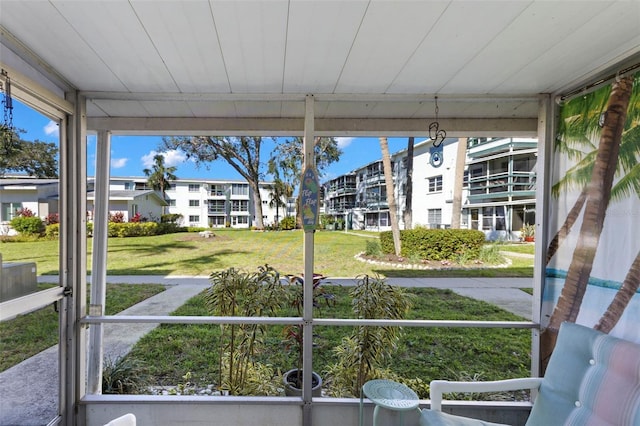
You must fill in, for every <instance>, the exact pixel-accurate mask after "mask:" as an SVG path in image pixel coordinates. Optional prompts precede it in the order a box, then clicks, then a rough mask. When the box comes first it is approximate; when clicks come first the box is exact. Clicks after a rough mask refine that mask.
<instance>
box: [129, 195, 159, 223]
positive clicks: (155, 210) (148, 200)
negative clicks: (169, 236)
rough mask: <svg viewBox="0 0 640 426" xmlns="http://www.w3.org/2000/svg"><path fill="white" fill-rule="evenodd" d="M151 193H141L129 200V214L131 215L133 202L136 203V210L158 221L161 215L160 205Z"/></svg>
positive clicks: (149, 218)
mask: <svg viewBox="0 0 640 426" xmlns="http://www.w3.org/2000/svg"><path fill="white" fill-rule="evenodd" d="M155 200H156V199H154V196H152V195H142V196H139V197H137V198H135V199H134V200H132V201H129V203H128V204H129V207H128V209H129V215H131V212H132V208H133V204H137V206H138V212H139V213H140V214H141V215H142V216H143V217H145V218H147V219H148V220H151V221H154V222H158V221H160V216H161V215H162V206H160V205H158V203H157V202H156V201H155Z"/></svg>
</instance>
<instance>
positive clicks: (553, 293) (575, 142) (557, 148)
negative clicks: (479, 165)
mask: <svg viewBox="0 0 640 426" xmlns="http://www.w3.org/2000/svg"><path fill="white" fill-rule="evenodd" d="M552 163H553V164H552V166H551V175H552V176H551V182H552V185H553V187H552V199H551V202H550V209H549V215H548V218H549V228H548V229H549V232H550V235H549V241H550V243H549V246H548V247H547V267H546V280H545V287H544V291H543V304H542V326H543V328H544V331H543V334H542V358H543V363H544V360H545V359H547V358H548V356H550V354H551V352H552V351H553V347H554V346H555V338H556V335H557V331H558V329H559V327H560V324H561V323H562V322H564V321H569V322H577V323H580V324H583V325H586V326H589V327H593V328H596V329H600V330H602V331H604V332H607V333H609V332H610V333H611V334H614V335H617V336H620V337H623V338H625V339H628V340H632V341H635V342H640V327H638V326H637V324H638V323H640V293H639V292H638V290H639V286H640V73H638V74H636V75H632V76H625V77H620V78H617V79H616V80H615V81H614V82H613V83H611V84H610V85H608V86H606V87H602V88H600V89H598V90H597V91H595V92H592V93H588V94H586V95H583V96H580V97H577V98H574V99H572V100H571V101H569V102H567V103H566V104H564V105H562V106H561V108H560V116H559V122H558V134H557V138H556V140H555V143H554V151H553V156H552Z"/></svg>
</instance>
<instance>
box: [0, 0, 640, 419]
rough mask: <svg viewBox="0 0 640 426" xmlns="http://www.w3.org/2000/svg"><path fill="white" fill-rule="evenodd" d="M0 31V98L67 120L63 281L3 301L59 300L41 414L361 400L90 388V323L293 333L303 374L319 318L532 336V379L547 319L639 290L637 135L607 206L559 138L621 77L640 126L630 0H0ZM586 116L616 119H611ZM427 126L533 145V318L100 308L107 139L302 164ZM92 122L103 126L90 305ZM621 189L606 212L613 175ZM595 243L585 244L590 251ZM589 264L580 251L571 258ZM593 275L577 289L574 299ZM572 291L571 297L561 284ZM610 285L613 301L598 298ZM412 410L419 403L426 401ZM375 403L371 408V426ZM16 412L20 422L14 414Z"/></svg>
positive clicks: (94, 329)
mask: <svg viewBox="0 0 640 426" xmlns="http://www.w3.org/2000/svg"><path fill="white" fill-rule="evenodd" d="M0 41H1V45H0V49H1V50H0V65H1V67H2V76H1V77H0V83H1V85H2V91H3V94H4V95H5V96H7V95H8V96H11V97H12V98H13V99H16V100H19V101H20V102H22V103H24V104H26V105H28V106H29V107H31V108H33V109H35V110H37V111H39V112H41V113H42V114H44V115H46V116H48V117H50V118H51V119H53V120H55V121H56V122H57V123H59V128H60V159H59V167H60V206H59V211H60V223H61V232H60V267H59V270H60V275H59V283H58V284H59V285H58V286H57V287H55V288H53V289H50V290H45V291H42V292H39V293H36V294H33V295H30V296H28V297H27V298H26V299H24V300H21V303H20V305H19V306H16V305H15V304H14V305H11V306H9V305H4V304H3V306H2V311H4V312H2V314H1V315H0V317H1V318H5V317H9V316H11V315H14V314H19V313H21V312H28V311H30V310H32V309H34V308H36V307H40V306H44V305H47V304H51V303H53V302H58V304H59V305H60V307H61V309H60V324H61V327H60V330H61V334H60V339H59V342H60V345H59V365H58V367H59V382H58V383H57V384H56V386H57V388H58V389H59V407H58V413H57V415H56V416H55V417H54V418H52V419H51V420H50V423H49V424H52V425H53V424H63V425H85V424H86V425H101V424H104V423H106V422H108V421H109V420H110V419H112V418H115V417H118V416H120V415H122V414H124V413H134V414H135V415H136V417H137V421H138V424H153V425H169V424H184V425H196V424H214V425H244V424H261V425H283V426H287V425H305V426H307V425H312V424H314V425H316V426H323V425H357V424H359V417H360V411H359V407H360V401H359V399H358V398H331V397H324V396H323V397H315V396H313V395H312V393H311V387H310V385H307V386H306V387H305V388H304V389H303V392H302V396H301V397H284V396H282V397H252V396H247V397H236V396H198V397H189V396H183V397H177V396H151V395H135V396H134V395H124V396H110V395H102V394H101V390H100V386H99V384H100V379H101V371H102V370H101V368H102V359H101V357H102V337H101V336H102V334H101V328H102V326H101V325H102V324H107V323H184V324H188V323H193V322H204V323H207V324H211V325H215V324H230V323H252V322H257V323H265V324H283V323H288V324H292V325H300V326H302V327H303V328H304V331H305V333H304V336H305V338H304V343H303V348H304V360H303V370H304V371H305V373H306V374H308V375H309V379H310V374H311V373H310V372H311V369H312V368H311V367H312V366H313V362H314V360H313V341H312V338H311V337H308V336H312V335H313V330H314V327H344V326H359V325H391V326H403V327H418V328H421V329H424V330H428V329H429V328H431V327H451V328H456V327H465V328H487V327H495V328H500V329H514V328H517V329H527V330H530V332H531V342H532V345H531V376H532V377H536V376H539V375H540V374H541V371H542V369H543V368H542V361H543V359H544V358H545V355H541V354H545V353H546V352H545V349H546V348H547V347H548V346H545V345H547V342H546V341H545V340H544V339H543V338H541V334H542V331H543V330H546V329H551V330H556V331H557V329H558V327H559V323H560V322H561V321H564V320H568V321H571V322H578V323H582V324H585V325H588V326H590V327H592V326H593V325H594V324H596V323H598V320H599V319H601V317H604V316H606V315H605V312H606V313H609V310H608V305H609V303H610V301H611V299H613V298H614V297H615V293H616V291H617V290H618V289H620V288H621V287H622V283H623V282H627V281H631V282H634V281H633V280H634V279H636V278H633V277H632V274H631V271H634V270H635V271H637V270H640V268H638V267H637V266H635V267H634V266H633V265H637V263H638V260H637V259H638V256H639V254H638V252H639V251H640V231H638V227H637V226H633V225H634V224H637V223H638V220H639V219H640V199H639V192H638V188H639V187H640V185H638V181H637V173H633V171H634V170H636V169H637V168H638V159H639V157H640V154H639V152H638V148H637V143H636V145H635V148H634V145H633V143H634V142H633V141H631V143H630V144H629V145H626V147H627V149H628V150H627V151H624V150H623V149H622V148H621V152H625V157H624V158H625V160H626V161H625V162H624V164H620V165H617V166H616V165H614V166H610V167H608V168H607V167H604V168H603V170H607V169H608V170H609V171H610V172H611V173H609V175H608V178H606V179H605V178H602V179H600V180H601V181H604V182H608V184H605V185H604V186H605V188H601V190H602V191H601V192H604V193H605V195H604V196H602V194H600V197H601V198H599V199H598V198H595V197H591V198H589V197H588V196H587V197H582V196H581V195H583V194H585V192H586V189H585V188H587V187H588V186H589V185H588V183H589V182H588V180H587V181H586V182H585V181H584V180H580V179H579V178H578V177H576V176H575V174H576V173H575V172H576V170H577V165H576V164H582V163H576V161H577V160H576V159H575V157H571V156H570V155H569V154H568V152H569V151H570V150H569V148H573V151H571V152H572V153H573V154H579V155H578V156H579V157H580V159H582V160H585V159H587V158H590V157H589V155H588V154H589V153H590V152H591V150H597V141H598V138H596V139H595V142H594V143H593V144H591V145H589V144H588V143H585V142H584V140H582V142H583V145H582V146H579V143H578V141H577V140H575V139H574V140H573V142H574V143H575V144H577V145H578V146H576V145H571V146H569V144H562V143H560V142H561V141H565V140H566V139H570V137H573V136H575V135H574V134H573V133H571V134H570V132H569V129H568V127H569V124H568V123H569V122H571V123H574V122H575V121H576V120H577V121H580V117H581V114H582V112H580V111H590V112H593V111H591V110H589V108H586V109H582V110H581V109H580V107H579V106H577V105H576V102H575V100H576V99H578V100H579V99H583V100H585V103H586V101H589V100H593V98H597V99H600V98H604V99H605V101H604V102H603V105H601V107H602V106H604V104H606V103H607V100H608V97H609V92H610V91H612V89H611V88H612V87H617V86H616V85H617V84H618V83H620V82H621V81H623V82H624V81H629V80H630V81H635V85H634V88H633V93H631V94H630V98H631V101H629V106H628V110H627V117H629V118H630V119H631V118H633V119H632V123H631V124H630V126H631V127H632V128H633V127H634V126H638V112H639V110H640V108H639V101H638V92H639V89H638V86H639V84H640V83H639V79H640V77H639V76H640V74H639V73H640V3H638V2H635V1H602V2H593V1H582V0H578V1H572V2H565V1H558V2H548V1H536V0H532V1H518V2H493V1H422V2H421V1H404V0H400V1H390V0H389V1H385V0H352V1H342V2H339V1H332V2H327V1H321V0H308V1H307V0H299V1H298V0H273V1H228V0H226V1H217V0H193V1H178V0H175V1H174V0H168V1H161V2H152V1H145V0H113V1H87V2H78V1H73V0H50V1H44V0H36V1H18V0H15V1H14V0H1V1H0ZM603 93H604V94H603ZM594 111H595V110H594ZM597 111H598V112H597V114H598V115H601V116H602V124H601V125H602V126H603V127H606V126H607V116H609V117H610V116H611V114H608V113H606V112H605V110H604V109H602V108H601V110H597ZM585 114H587V113H585ZM587 115H588V114H587ZM567 117H574V120H573V121H571V120H569V122H568V121H566V120H565V119H566V118H567ZM575 117H577V118H575ZM5 120H6V116H5ZM585 121H586V118H585ZM5 124H6V123H5ZM433 124H435V128H436V130H444V131H446V135H447V137H454V138H467V137H486V138H492V137H529V138H537V139H538V162H537V165H538V167H537V182H536V214H535V217H536V221H537V223H536V254H535V270H534V277H533V282H532V287H533V304H532V315H531V318H532V320H531V321H518V322H481V321H438V320H413V321H391V320H389V321H388V322H383V323H380V322H376V321H372V320H366V319H364V320H359V319H346V320H345V319H326V318H315V317H314V312H313V305H312V303H313V301H312V290H313V289H312V288H311V286H310V285H307V286H305V287H304V296H305V298H304V309H303V313H302V315H301V316H299V317H287V318H269V317H259V318H251V317H248V318H247V317H202V318H198V319H194V318H187V317H185V318H181V317H168V316H167V317H160V316H157V317H152V316H118V317H115V316H105V315H104V314H103V312H104V311H103V310H102V308H103V304H104V299H103V298H104V286H105V282H106V274H107V271H106V252H107V251H106V247H107V242H106V233H105V232H104V230H105V229H106V226H107V214H108V210H107V205H108V203H107V200H108V185H106V183H107V182H108V180H109V168H108V167H106V165H108V164H109V159H110V158H109V156H110V140H111V136H112V135H154V136H164V135H189V136H198V135H217V136H276V137H279V136H300V137H303V138H304V152H305V160H304V163H305V165H312V164H314V159H313V141H314V140H315V138H316V137H323V136H330V137H364V136H368V137H409V136H416V137H425V138H426V137H429V136H430V135H429V132H430V126H431V125H433ZM571 130H575V129H571ZM626 130H627V129H626V128H625V131H626ZM562 132H566V133H562ZM627 133H629V132H627ZM627 133H624V135H626V134H627ZM88 134H94V135H97V148H96V153H95V154H96V158H97V161H96V164H97V169H96V176H95V211H94V234H93V240H92V244H93V250H92V252H93V254H92V256H93V257H92V260H93V262H92V267H91V270H90V271H91V282H92V287H91V294H90V302H89V303H87V302H86V299H87V291H88V290H87V281H88V278H87V270H88V268H87V264H88V260H89V259H88V254H87V253H88V247H87V244H88V243H87V241H88V240H87V235H86V220H87V218H86V211H87V208H86V207H87V206H86V193H85V190H86V187H87V172H86V171H87V157H88V148H87V142H86V139H87V135H88ZM559 134H563V135H569V136H567V138H564V137H561V136H558V135H559ZM624 137H625V136H622V144H623V145H624V144H625V141H626V140H625V139H624ZM583 139H584V138H583ZM618 139H620V138H618ZM627 142H628V141H627ZM594 145H595V146H594ZM618 145H620V141H619V140H618ZM589 146H590V148H589ZM629 147H630V148H629ZM563 148H566V149H564V150H563ZM372 149H378V147H373V148H372ZM620 155H621V156H622V154H620ZM615 160H617V157H616V159H614V161H615ZM621 163H622V161H621ZM595 167H596V166H594V165H592V166H591V168H595ZM634 179H636V180H635V181H634ZM629 181H630V182H631V183H630V184H629V186H628V187H627V189H626V190H624V189H620V190H619V191H618V192H614V193H615V198H612V201H611V203H610V204H609V198H611V194H610V193H611V188H612V186H613V187H614V188H616V185H618V184H620V183H621V182H622V184H624V182H629ZM607 185H608V188H607V187H606V186H607ZM589 187H590V186H589ZM603 197H604V198H603ZM585 198H586V199H587V201H584V199H585ZM581 200H582V201H581ZM589 200H590V201H589ZM597 200H599V201H597ZM581 203H582V204H581ZM598 205H599V206H604V210H605V212H606V213H607V216H606V218H607V219H605V214H601V215H599V216H598V215H595V216H598V217H600V219H596V221H595V222H590V220H591V216H589V215H587V212H588V211H590V210H589V209H590V208H591V209H592V210H593V209H595V206H598ZM590 206H591V207H590ZM607 206H608V207H607ZM576 208H577V209H578V210H579V211H578V212H577V213H578V215H579V218H578V219H577V220H576V222H575V223H576V224H575V226H574V227H573V229H574V231H573V232H570V231H566V232H565V234H563V235H564V236H565V237H566V238H565V239H563V240H562V241H561V242H560V243H559V244H558V245H557V248H556V246H553V250H552V249H551V247H552V245H551V243H552V242H553V240H554V236H556V235H557V234H558V231H559V230H560V229H564V228H563V224H565V225H566V222H567V218H568V217H571V215H572V213H573V212H574V211H575V210H576ZM582 209H585V213H584V215H580V212H581V211H582ZM601 213H602V212H601ZM609 218H612V219H611V220H609ZM598 220H600V221H599V222H598ZM580 226H581V227H582V228H581V229H580V230H578V228H579V227H580ZM569 228H571V227H569ZM589 229H599V230H601V232H598V235H597V238H596V239H595V242H596V244H595V246H594V245H593V241H594V240H593V239H591V240H588V239H587V238H586V236H585V235H586V232H587V231H588V230H589ZM590 235H591V236H592V237H593V234H590ZM587 240H588V241H587ZM589 241H590V242H591V243H592V244H591V247H585V245H588V243H589ZM598 241H599V244H598ZM596 249H597V250H596ZM300 251H301V252H303V253H304V264H301V265H295V267H296V268H298V269H299V270H301V271H302V270H304V276H305V277H308V278H309V279H306V280H305V282H312V279H311V277H313V273H314V233H313V232H312V231H310V230H305V232H304V237H303V239H302V240H301V244H300ZM574 251H575V252H576V253H577V254H574ZM585 253H586V254H585ZM578 255H579V256H581V257H580V258H579V259H578V257H577V256H578ZM585 256H586V257H587V258H589V256H590V259H591V262H579V261H578V260H584V259H585ZM238 266H242V265H238ZM357 274H358V271H354V276H355V275H357ZM629 277H632V278H629ZM583 280H587V282H588V284H589V286H588V289H587V291H586V294H585V291H584V289H585V288H587V283H584V282H583ZM567 283H569V284H571V285H568V284H567ZM603 283H604V284H603ZM565 288H569V289H570V288H583V290H582V292H580V291H576V292H573V293H569V292H567V294H565ZM637 289H638V287H637V285H636V287H635V290H634V292H633V294H634V296H633V297H632V299H631V301H630V302H629V308H628V309H624V308H622V311H623V312H621V311H620V310H618V311H617V312H614V313H613V316H615V317H617V318H616V320H617V322H616V323H615V325H614V326H611V327H610V329H611V334H614V335H617V336H620V337H623V338H625V339H627V340H631V341H635V342H640V335H639V334H638V331H637V327H635V326H634V324H637V322H638V320H639V318H638V316H637V315H638V312H640V310H638V309H636V308H635V306H636V305H637V304H638V303H640V300H639V299H640V296H639V295H638V294H637ZM605 290H607V291H609V292H612V293H606V295H603V294H601V293H599V292H601V291H605ZM567 291H568V290H567ZM583 296H584V301H583V299H582V297H583ZM559 297H563V298H565V299H566V298H567V297H568V298H570V299H571V300H579V301H581V302H582V304H583V307H584V309H582V310H580V303H577V307H574V308H573V309H571V310H570V312H566V313H565V312H559V311H560V310H558V309H555V308H554V302H555V300H556V299H558V298H559ZM574 305H576V304H574ZM587 305H588V306H587ZM578 314H579V315H578ZM541 349H542V350H541ZM307 367H310V368H307ZM310 382H311V380H306V381H305V383H310ZM420 404H421V407H423V408H424V407H429V404H430V401H429V400H426V399H425V400H421V401H420ZM530 408H531V404H530V403H529V402H519V403H516V402H513V403H507V402H493V403H487V402H483V403H482V404H475V403H472V402H463V403H459V404H452V405H449V406H448V409H449V410H451V411H454V412H458V413H466V414H468V415H472V416H473V415H480V416H483V417H484V418H486V419H494V420H496V421H502V422H508V423H510V424H522V423H524V419H526V416H527V414H528V411H529V410H530ZM372 411H373V405H372V404H371V403H369V402H366V403H365V417H366V422H367V424H368V423H369V422H370V421H371V413H372ZM384 419H385V421H386V422H389V423H388V424H392V422H394V421H395V420H396V417H395V416H394V415H393V414H389V413H387V416H386V417H384ZM23 424H32V423H31V422H30V421H29V419H25V422H24V423H23ZM393 424H395V423H393ZM405 424H417V416H415V417H411V416H407V418H406V419H405Z"/></svg>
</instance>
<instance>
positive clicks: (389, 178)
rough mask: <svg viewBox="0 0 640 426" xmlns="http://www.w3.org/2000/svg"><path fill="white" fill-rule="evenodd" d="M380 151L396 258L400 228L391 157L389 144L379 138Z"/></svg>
mask: <svg viewBox="0 0 640 426" xmlns="http://www.w3.org/2000/svg"><path fill="white" fill-rule="evenodd" d="M380 149H381V150H382V167H383V169H384V182H385V186H386V187H387V202H388V203H389V220H390V221H391V233H392V234H393V247H394V249H395V251H396V256H400V251H401V245H400V227H399V226H398V214H397V211H396V197H395V194H394V193H393V170H392V169H391V156H390V155H389V142H388V141H387V138H380Z"/></svg>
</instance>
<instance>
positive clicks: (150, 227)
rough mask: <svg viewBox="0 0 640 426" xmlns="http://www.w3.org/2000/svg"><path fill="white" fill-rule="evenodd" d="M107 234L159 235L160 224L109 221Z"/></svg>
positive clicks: (130, 235)
mask: <svg viewBox="0 0 640 426" xmlns="http://www.w3.org/2000/svg"><path fill="white" fill-rule="evenodd" d="M107 235H108V236H109V237H121V238H124V237H146V236H150V235H158V224H157V223H155V222H128V223H118V222H109V225H108V228H107Z"/></svg>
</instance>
